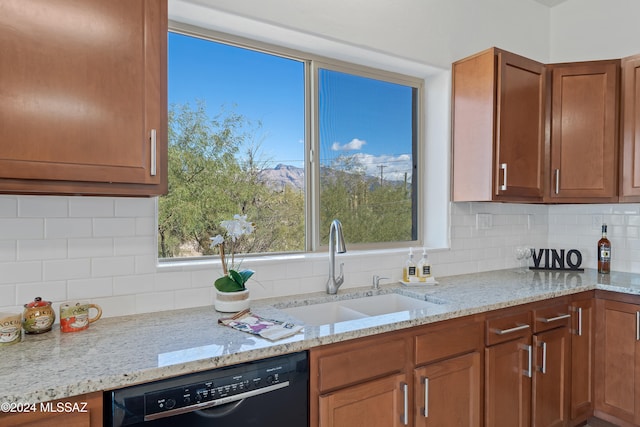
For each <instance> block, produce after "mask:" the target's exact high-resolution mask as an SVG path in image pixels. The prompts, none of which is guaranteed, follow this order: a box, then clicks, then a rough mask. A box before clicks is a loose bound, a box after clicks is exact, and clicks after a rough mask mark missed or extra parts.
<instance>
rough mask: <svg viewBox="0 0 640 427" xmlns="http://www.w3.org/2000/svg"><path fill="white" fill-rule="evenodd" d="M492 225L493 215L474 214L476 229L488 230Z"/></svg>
mask: <svg viewBox="0 0 640 427" xmlns="http://www.w3.org/2000/svg"><path fill="white" fill-rule="evenodd" d="M491 227H493V216H491V214H489V213H479V214H476V229H478V230H488V229H490V228H491Z"/></svg>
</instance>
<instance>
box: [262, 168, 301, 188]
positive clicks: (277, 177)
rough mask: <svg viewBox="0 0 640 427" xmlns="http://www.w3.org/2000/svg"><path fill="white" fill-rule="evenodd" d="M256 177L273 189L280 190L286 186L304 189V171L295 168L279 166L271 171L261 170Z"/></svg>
mask: <svg viewBox="0 0 640 427" xmlns="http://www.w3.org/2000/svg"><path fill="white" fill-rule="evenodd" d="M258 176H259V178H260V180H262V181H263V182H265V183H267V184H268V185H269V187H271V188H273V189H277V190H282V189H284V187H285V186H287V185H288V186H291V187H293V188H295V189H296V190H303V189H304V169H302V168H297V167H295V166H290V165H283V164H279V165H277V166H276V167H275V168H273V169H263V170H262V171H260V173H259V175H258Z"/></svg>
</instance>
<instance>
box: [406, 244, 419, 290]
mask: <svg viewBox="0 0 640 427" xmlns="http://www.w3.org/2000/svg"><path fill="white" fill-rule="evenodd" d="M416 280H418V266H417V265H416V263H415V261H414V260H413V248H409V258H407V260H406V261H405V263H404V268H403V270H402V281H403V282H406V283H409V282H415V281H416Z"/></svg>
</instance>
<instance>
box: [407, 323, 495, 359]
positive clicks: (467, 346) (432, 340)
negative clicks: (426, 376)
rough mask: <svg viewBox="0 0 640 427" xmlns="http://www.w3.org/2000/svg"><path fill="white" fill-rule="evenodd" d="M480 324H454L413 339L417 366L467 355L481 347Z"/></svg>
mask: <svg viewBox="0 0 640 427" xmlns="http://www.w3.org/2000/svg"><path fill="white" fill-rule="evenodd" d="M482 342H483V339H482V323H481V322H465V323H456V324H454V325H451V326H447V327H446V328H434V330H432V331H429V332H426V333H424V334H421V335H418V336H416V337H415V343H416V354H415V360H416V364H417V365H423V364H425V363H429V362H432V361H434V360H439V359H444V358H447V357H451V356H456V355H459V354H464V353H469V352H472V351H474V350H476V349H479V348H481V347H482Z"/></svg>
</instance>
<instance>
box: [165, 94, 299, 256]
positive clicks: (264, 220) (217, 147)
mask: <svg viewBox="0 0 640 427" xmlns="http://www.w3.org/2000/svg"><path fill="white" fill-rule="evenodd" d="M259 128H260V126H259V124H258V125H253V124H252V123H250V122H249V120H247V119H246V118H245V117H244V116H242V115H239V114H236V113H234V112H232V111H231V112H229V111H225V110H222V111H221V113H220V114H219V115H218V116H217V117H215V118H213V119H210V118H209V117H208V116H207V112H206V105H205V104H204V102H197V103H196V104H195V106H193V107H192V106H191V105H189V104H186V105H172V106H171V108H170V110H169V135H168V137H169V158H168V163H169V171H168V172H169V176H168V180H169V191H168V194H166V195H165V196H162V197H161V198H160V199H159V203H158V253H159V256H160V257H162V258H168V257H174V256H184V255H200V254H202V255H211V254H213V251H214V250H213V249H211V248H210V241H209V238H210V237H211V236H214V235H216V234H220V233H221V232H222V230H221V228H220V222H221V221H223V220H225V219H231V218H232V217H233V215H234V214H243V215H247V217H248V219H249V220H250V221H252V222H254V223H255V224H256V227H257V228H256V232H255V233H254V234H252V235H251V236H249V238H247V239H245V240H243V241H242V244H241V245H239V247H238V248H237V253H249V252H274V251H290V250H302V249H304V239H303V238H304V211H303V207H304V199H303V194H302V193H301V192H296V191H291V190H289V191H275V190H273V189H271V188H269V186H268V185H267V183H265V182H262V180H261V179H260V171H261V170H262V168H264V163H263V162H260V161H259V148H260V144H259V143H256V142H255V138H256V135H257V132H258V130H259ZM243 150H245V151H243Z"/></svg>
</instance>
